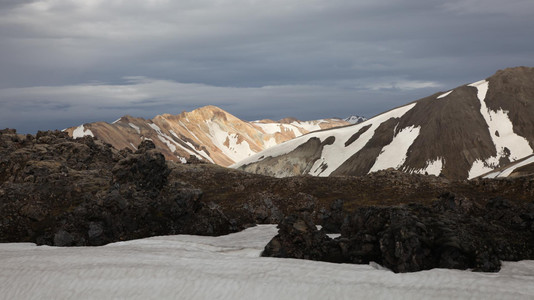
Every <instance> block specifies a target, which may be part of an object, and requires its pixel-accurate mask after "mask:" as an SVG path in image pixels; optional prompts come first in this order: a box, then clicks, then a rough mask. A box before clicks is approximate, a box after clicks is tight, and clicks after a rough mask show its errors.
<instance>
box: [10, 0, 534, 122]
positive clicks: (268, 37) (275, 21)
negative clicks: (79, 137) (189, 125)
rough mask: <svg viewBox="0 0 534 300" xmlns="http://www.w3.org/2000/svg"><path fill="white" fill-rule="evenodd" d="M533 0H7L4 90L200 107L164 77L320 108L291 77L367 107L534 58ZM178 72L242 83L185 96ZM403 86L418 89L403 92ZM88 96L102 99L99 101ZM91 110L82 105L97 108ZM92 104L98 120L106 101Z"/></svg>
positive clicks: (276, 103)
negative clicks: (17, 0) (19, 0)
mask: <svg viewBox="0 0 534 300" xmlns="http://www.w3.org/2000/svg"><path fill="white" fill-rule="evenodd" d="M6 3H7V2H6ZM9 3H14V2H13V1H9ZM531 3H533V2H532V1H521V0H512V1H507V2H502V3H501V2H498V1H496V0H454V1H448V2H446V3H444V2H443V1H437V0H427V1H424V0H402V1H394V0H375V1H370V0H366V1H349V0H332V1H323V0H273V1H245V0H231V1H230V0H229V1H213V0H195V1H164V0H160V1H144V0H143V1H142V0H130V1H127V2H125V1H118V0H109V1H85V0H79V1H66V0H54V1H51V0H43V1H40V2H39V3H30V4H29V5H16V6H14V5H10V6H9V8H7V7H8V6H5V9H3V10H1V8H2V7H3V6H2V5H0V10H1V11H0V14H1V18H0V44H1V45H2V46H1V47H0V65H1V66H2V68H0V89H3V91H4V93H5V91H6V90H9V89H10V88H11V90H10V91H11V92H10V93H12V94H11V99H15V98H16V97H17V95H15V94H14V93H15V91H16V92H19V93H22V94H24V95H26V96H27V92H28V90H27V89H19V90H16V89H13V88H23V87H24V88H28V87H42V88H39V89H38V91H39V93H41V94H39V93H35V94H34V95H33V97H34V98H33V99H43V101H44V99H45V98H46V97H48V96H46V93H44V92H43V88H44V87H46V86H49V87H50V89H51V90H54V89H58V90H61V91H62V94H61V95H60V96H61V98H62V99H64V101H65V102H66V103H69V101H72V102H76V99H86V100H87V101H89V103H93V102H92V101H90V100H89V99H95V98H96V99H98V98H108V99H110V98H109V97H111V96H110V95H111V94H113V91H115V93H119V92H117V91H118V90H117V89H116V88H117V87H119V86H120V87H123V88H125V89H126V91H122V92H121V93H120V94H121V97H123V98H125V99H130V98H129V97H131V99H130V100H132V101H138V102H139V103H137V104H134V103H133V102H128V105H133V106H132V107H138V110H139V112H140V113H143V111H142V110H141V108H140V107H143V105H142V104H143V103H146V102H145V101H147V100H148V99H152V101H154V102H152V103H151V105H152V106H153V107H156V104H155V103H158V105H159V106H157V109H158V110H159V111H157V112H156V111H155V110H156V109H153V110H152V111H151V112H150V114H149V113H148V112H147V113H145V114H144V116H147V115H148V117H150V115H154V114H157V113H164V112H168V111H167V110H171V109H173V103H177V104H175V105H176V106H181V107H185V108H184V109H190V108H194V107H195V101H193V100H188V101H181V102H180V101H178V100H176V101H177V102H172V101H171V102H168V101H167V100H168V99H171V98H172V97H169V95H163V96H162V95H159V94H158V93H157V89H160V90H172V91H173V93H177V94H176V95H180V97H182V98H180V99H183V98H184V97H185V98H188V97H189V98H191V99H194V97H199V98H197V99H196V102H197V103H198V105H201V104H217V103H216V102H217V101H220V102H219V103H220V105H227V107H231V108H233V109H235V110H236V111H239V113H240V114H242V115H246V116H252V115H257V114H256V113H255V112H254V110H261V111H262V112H270V113H271V114H272V115H273V116H274V115H280V114H281V113H279V114H276V111H277V110H278V111H280V112H283V113H285V114H286V115H292V114H296V113H301V112H303V111H307V114H308V115H305V116H304V118H306V116H309V117H308V118H312V116H315V114H314V113H313V111H312V109H311V108H310V109H306V110H301V109H297V108H293V107H298V105H299V104H301V103H302V102H299V101H301V100H298V99H295V98H292V97H291V96H290V95H289V94H291V93H292V92H291V91H295V87H297V86H307V87H314V88H315V90H316V91H314V92H313V93H311V92H310V91H311V90H307V93H310V95H308V94H306V93H304V92H302V91H301V92H302V93H301V94H300V96H299V97H301V98H299V99H303V98H302V97H304V96H305V95H308V97H310V99H316V100H314V101H316V102H313V103H314V104H313V105H315V106H317V111H321V109H319V108H318V107H321V103H320V101H319V100H318V99H319V96H316V93H318V91H319V90H320V91H327V92H329V93H332V95H330V97H329V95H326V94H324V93H319V95H321V97H324V98H330V99H333V100H331V101H336V102H335V105H334V104H332V103H330V104H329V105H328V106H329V107H336V106H339V108H338V111H340V112H344V111H347V110H350V111H352V112H354V113H358V111H361V112H362V113H364V111H366V112H365V113H366V114H372V113H378V112H380V111H382V110H387V109H389V108H391V107H393V106H397V105H400V104H402V103H399V101H400V100H399V99H403V100H402V101H405V102H408V101H411V100H415V99H417V97H418V96H421V97H422V96H425V94H423V93H424V92H434V91H436V90H437V89H442V88H444V89H446V88H451V87H454V86H457V85H460V84H464V83H466V82H471V81H476V80H479V79H481V78H484V77H487V76H489V75H491V74H493V73H494V72H495V71H496V70H497V69H501V68H505V67H510V66H517V65H530V66H532V65H533V62H534V41H533V40H532V38H531V35H532V34H531V28H534V16H533V14H534V7H532V6H533V4H531ZM132 75H140V76H143V77H145V78H153V79H157V80H153V79H145V80H149V81H150V82H151V84H152V85H155V83H158V84H159V85H161V86H159V87H158V88H155V87H154V88H153V89H151V90H150V93H149V94H150V96H147V95H144V96H143V97H141V96H140V95H139V94H137V93H134V92H131V91H130V90H128V86H129V88H139V87H141V86H142V87H143V89H145V91H146V89H148V88H149V87H148V85H147V84H143V83H142V82H138V81H136V80H135V79H133V78H125V77H128V76H132ZM137 80H141V81H142V80H143V79H142V77H141V78H137ZM94 81H98V82H103V83H105V84H100V85H99V88H98V89H97V90H95V89H91V88H86V89H85V90H81V89H80V88H79V87H81V86H85V87H87V86H90V84H88V83H89V82H94ZM177 83H183V84H198V86H197V87H201V89H202V90H205V91H208V90H209V91H212V90H211V89H214V90H216V89H217V88H227V89H225V91H229V90H231V91H237V90H239V91H241V92H235V93H234V94H233V97H235V98H233V99H227V101H226V102H224V101H222V100H220V99H219V98H217V97H214V98H213V99H208V97H213V95H215V96H217V93H211V94H210V93H206V94H198V93H193V92H191V94H190V95H186V96H187V97H186V96H184V95H183V93H184V91H182V90H180V91H177V90H176V89H173V88H169V86H168V85H171V86H172V85H176V84H177ZM416 83H418V84H416ZM166 84H167V85H166ZM75 86H77V87H78V89H77V90H76V92H75V93H74V92H73V94H68V93H66V87H75ZM266 86H281V87H287V86H291V87H293V89H292V90H291V91H289V90H287V89H285V88H279V89H275V90H274V91H275V92H272V93H271V94H269V99H266V100H264V102H260V101H259V100H258V101H249V100H248V98H247V97H248V94H247V91H250V90H248V89H252V90H255V91H262V93H266V92H265V89H262V87H266ZM104 87H105V88H107V89H108V90H107V91H106V92H105V93H104V92H103V89H104ZM188 87H190V86H188ZM325 87H326V88H325ZM406 87H410V88H413V87H419V89H416V90H414V89H408V90H407V89H404V90H403V88H406ZM186 90H187V89H186ZM47 93H51V92H49V91H47ZM83 93H86V95H85V94H83ZM102 93H104V94H105V95H103V94H102ZM286 93H287V94H286ZM260 94H261V93H260ZM26 96H24V97H26ZM56 96H57V97H59V96H58V95H56ZM50 97H52V96H50ZM69 97H71V98H69ZM117 97H118V96H116V95H115V96H113V97H111V98H112V99H116V98H117ZM136 97H137V98H136ZM239 97H243V98H239ZM410 97H414V98H410ZM177 98H178V97H175V99H177ZM189 98H188V99H189ZM4 99H5V98H4ZM17 99H18V98H17ZM69 99H70V100H69ZM154 99H155V100H154ZM164 99H167V100H165V101H164ZM217 99H219V100H217ZM282 99H285V100H282ZM387 99H389V100H387ZM364 100H365V101H364ZM302 101H304V100H302ZM325 101H326V100H325ZM210 102H213V103H210ZM21 103H22V102H21ZM310 103H312V102H310ZM0 105H2V106H4V104H1V103H0ZM20 105H22V104H20ZM94 105H98V106H97V107H105V105H104V106H102V105H101V104H99V101H95V102H94ZM166 105H169V107H168V108H167V106H166ZM198 105H197V106H198ZM322 105H323V106H325V105H324V104H322ZM351 105H352V106H351ZM356 105H357V106H358V107H357V108H356V109H354V108H353V107H354V106H356ZM15 106H16V105H15ZM15 106H10V107H15ZM146 106H149V107H150V105H145V108H144V109H145V110H146V109H147V108H146ZM73 107H78V106H77V105H74V106H73ZM369 107H372V108H369ZM89 108H91V107H87V108H84V109H85V111H88V112H89V111H93V110H91V109H89ZM127 108H128V106H124V105H123V103H122V102H120V103H118V104H117V103H116V104H115V106H114V109H110V110H112V111H113V113H114V114H116V113H120V110H121V109H127ZM245 108H246V109H247V110H248V111H245ZM131 109H133V108H131ZM71 110H74V108H71ZM139 112H138V113H139ZM93 113H94V115H93V116H92V118H93V119H97V118H98V117H99V113H101V111H100V110H98V109H95V110H94V112H93ZM331 113H335V112H334V110H333V109H331ZM72 114H73V115H74V114H75V112H74V111H73V112H72ZM319 117H321V116H319ZM86 119H89V117H88V118H86ZM86 119H84V120H86ZM7 126H10V125H9V124H8V125H7ZM11 126H14V125H11Z"/></svg>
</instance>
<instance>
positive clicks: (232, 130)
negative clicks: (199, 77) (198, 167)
mask: <svg viewBox="0 0 534 300" xmlns="http://www.w3.org/2000/svg"><path fill="white" fill-rule="evenodd" d="M349 124H350V123H348V122H345V121H343V120H341V119H322V120H315V121H299V120H297V119H294V118H286V119H282V120H280V121H278V122H277V121H273V120H259V121H253V122H247V121H243V120H240V119H239V118H237V117H235V116H233V115H231V114H230V113H228V112H226V111H224V110H222V109H220V108H218V107H216V106H212V105H209V106H204V107H201V108H198V109H195V110H193V111H191V112H182V113H181V114H179V115H170V114H163V115H158V116H156V117H154V118H153V119H149V120H146V119H143V118H136V117H132V116H123V117H121V118H120V119H118V120H117V121H115V122H113V123H112V124H109V123H106V122H96V123H88V124H83V125H80V126H77V127H71V128H68V129H66V130H65V131H66V132H68V133H69V135H70V136H73V137H75V138H78V137H82V136H85V135H89V136H94V137H97V138H98V139H100V140H102V141H104V142H106V143H109V144H111V145H112V146H113V147H114V148H116V149H123V148H129V149H131V150H133V151H135V150H136V149H137V148H136V147H137V145H139V143H140V142H142V141H143V140H146V139H149V140H152V141H153V142H154V144H155V145H156V148H157V149H159V150H160V151H161V152H162V153H163V155H165V157H166V159H169V160H173V161H181V162H186V161H191V160H192V159H193V157H194V159H193V160H197V159H198V160H200V161H205V162H211V163H215V164H218V165H221V166H229V165H231V164H233V163H235V162H237V161H240V160H242V159H244V158H247V157H249V156H251V155H253V154H255V153H257V152H260V151H262V150H264V149H267V148H269V147H272V146H275V145H277V144H280V143H282V142H285V141H288V140H290V139H292V138H295V137H297V136H301V135H303V134H306V133H308V132H311V131H314V130H321V129H326V128H332V127H336V126H344V125H349Z"/></svg>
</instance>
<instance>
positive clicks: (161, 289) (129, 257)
mask: <svg viewBox="0 0 534 300" xmlns="http://www.w3.org/2000/svg"><path fill="white" fill-rule="evenodd" d="M276 231H277V230H276V227H275V225H263V226H257V227H254V228H249V229H247V230H245V231H243V232H240V233H235V234H231V235H227V236H221V237H200V236H188V235H179V236H162V237H153V238H147V239H142V240H135V241H128V242H120V243H114V244H110V245H107V246H103V247H85V248H56V247H47V246H41V247H36V246H35V245H34V244H30V243H17V244H0V295H1V297H2V298H5V299H30V298H31V299H67V298H68V299H85V298H91V299H110V298H122V299H148V298H150V299H345V298H346V299H348V298H351V299H357V298H360V299H392V298H395V299H403V298H404V299H430V298H432V299H437V298H449V299H457V298H478V299H528V298H530V299H532V298H533V297H534V285H532V282H533V280H534V261H522V262H516V263H504V264H503V269H502V270H501V272H500V273H496V274H488V273H473V272H469V271H457V270H441V269H436V270H431V271H424V272H419V273H410V274H394V273H392V272H390V271H386V270H381V269H380V267H379V266H377V265H375V264H373V265H372V266H371V265H348V264H330V263H324V262H313V261H305V260H296V259H277V258H261V257H258V256H259V255H260V253H261V251H262V249H263V247H264V246H265V244H267V242H268V241H269V240H270V239H271V238H272V237H273V236H274V235H275V234H276Z"/></svg>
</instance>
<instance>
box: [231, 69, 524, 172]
mask: <svg viewBox="0 0 534 300" xmlns="http://www.w3.org/2000/svg"><path fill="white" fill-rule="evenodd" d="M533 127H534V68H527V67H517V68H510V69H505V70H500V71H498V72H497V73H495V74H494V75H493V76H491V77H489V78H487V79H485V80H481V81H478V82H475V83H472V84H466V85H463V86H459V87H457V88H455V89H452V90H450V91H443V92H439V93H436V94H434V95H431V96H429V97H426V98H423V99H420V100H417V101H414V102H412V103H409V104H407V105H404V106H401V107H398V108H395V109H392V110H390V111H388V112H384V113H383V114H380V115H378V116H376V117H374V118H371V119H369V120H367V121H364V122H362V123H359V124H356V125H352V126H347V127H341V128H334V129H330V130H324V131H319V132H313V133H310V134H307V135H304V136H301V137H297V138H295V139H293V140H291V141H289V142H286V143H284V144H281V145H277V146H275V147H272V148H269V149H267V150H264V151H262V152H260V153H258V154H256V155H253V156H251V157H249V158H246V159H245V160H243V161H241V162H239V163H237V164H235V165H234V166H233V167H235V168H239V169H241V170H246V171H248V172H253V173H257V174H264V175H270V176H277V177H285V176H295V175H304V174H309V175H314V176H338V175H356V176H361V175H365V174H368V173H371V172H375V171H378V170H384V169H388V168H395V169H398V170H401V171H404V172H407V173H419V174H431V175H436V176H438V175H442V176H445V177H447V178H449V179H467V178H475V177H477V176H480V175H483V174H485V173H487V172H490V171H492V170H493V169H495V168H500V167H503V166H505V165H508V164H509V163H511V162H514V161H517V160H519V159H522V158H524V157H526V156H529V155H531V154H533V149H534V133H533V132H534V131H533V130H532V128H533Z"/></svg>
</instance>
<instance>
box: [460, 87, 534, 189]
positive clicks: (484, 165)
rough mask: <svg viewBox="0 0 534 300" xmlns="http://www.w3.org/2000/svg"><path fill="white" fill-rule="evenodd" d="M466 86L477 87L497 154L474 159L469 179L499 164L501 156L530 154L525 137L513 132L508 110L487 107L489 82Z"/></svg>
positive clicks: (481, 111)
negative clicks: (486, 157)
mask: <svg viewBox="0 0 534 300" xmlns="http://www.w3.org/2000/svg"><path fill="white" fill-rule="evenodd" d="M468 86H471V87H475V88H476V89H477V97H478V99H479V101H480V113H481V114H482V116H483V117H484V120H485V121H486V123H487V124H488V129H489V133H490V135H491V139H492V141H493V144H494V145H495V149H496V151H497V156H494V157H490V158H488V159H485V160H484V161H482V160H477V161H475V163H474V164H473V166H472V167H471V170H470V171H469V179H471V178H474V177H477V176H479V175H482V174H484V173H487V172H489V171H491V170H492V169H494V168H496V167H497V166H498V165H499V162H500V158H501V157H508V159H509V160H510V161H514V160H517V159H519V158H522V157H525V156H527V155H530V154H532V152H533V150H532V148H531V147H530V145H529V143H528V141H527V139H525V138H524V137H522V136H519V135H518V134H516V133H515V132H514V130H513V124H512V122H511V121H510V118H509V117H508V111H505V110H503V109H499V110H497V111H494V110H491V109H489V108H488V107H487V105H486V101H485V99H486V94H487V92H488V88H489V82H488V81H486V80H481V81H477V82H475V83H472V84H470V85H468Z"/></svg>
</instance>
